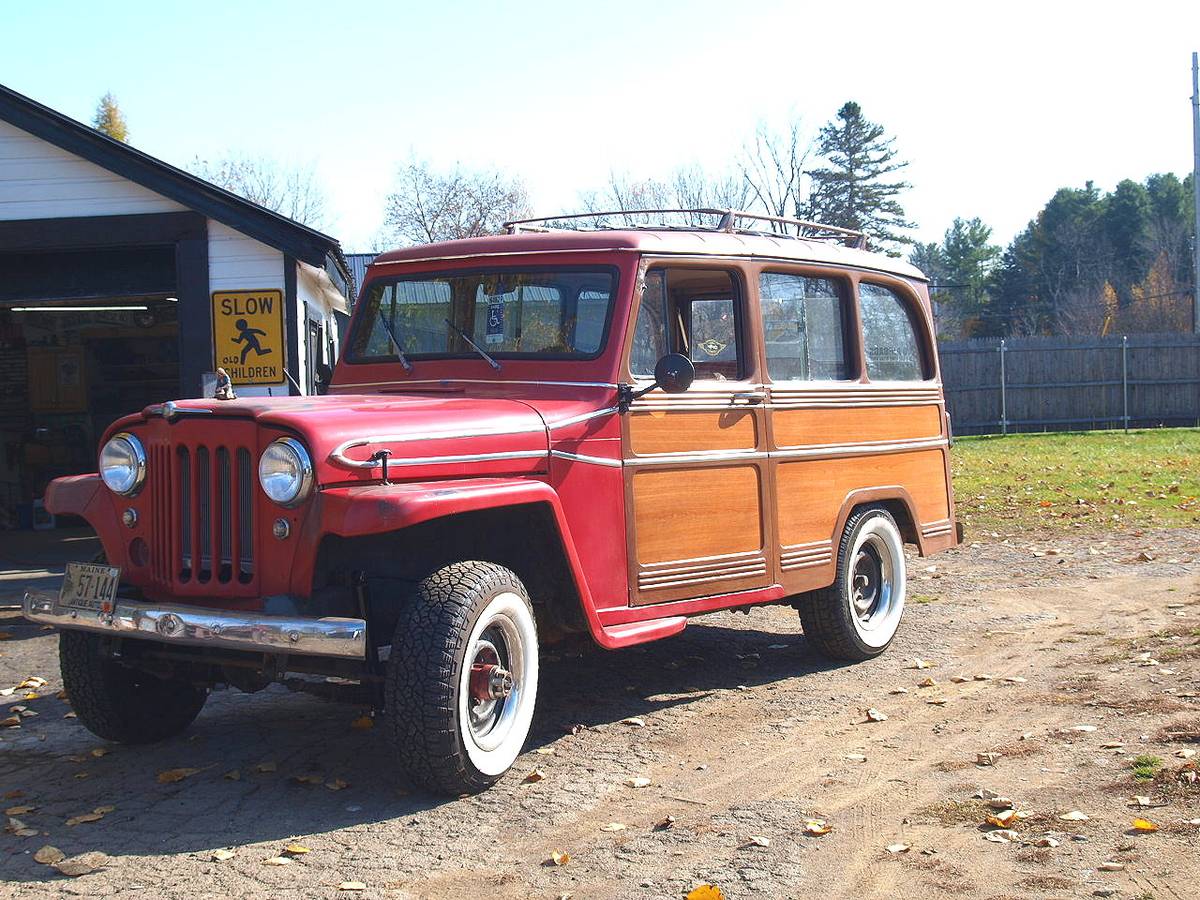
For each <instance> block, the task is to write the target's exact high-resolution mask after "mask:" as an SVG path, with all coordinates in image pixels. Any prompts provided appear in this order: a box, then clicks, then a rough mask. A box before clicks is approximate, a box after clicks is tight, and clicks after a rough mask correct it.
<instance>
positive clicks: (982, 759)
mask: <svg viewBox="0 0 1200 900" xmlns="http://www.w3.org/2000/svg"><path fill="white" fill-rule="evenodd" d="M999 760H1000V754H999V753H996V752H994V751H987V752H984V753H976V754H975V765H977V766H994V765H995V764H996V763H997V762H999Z"/></svg>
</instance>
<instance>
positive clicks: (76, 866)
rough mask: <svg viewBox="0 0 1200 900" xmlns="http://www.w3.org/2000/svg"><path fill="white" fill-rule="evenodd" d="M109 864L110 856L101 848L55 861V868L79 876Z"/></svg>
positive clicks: (72, 876) (69, 874)
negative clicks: (102, 851)
mask: <svg viewBox="0 0 1200 900" xmlns="http://www.w3.org/2000/svg"><path fill="white" fill-rule="evenodd" d="M107 865H108V857H107V856H106V855H105V854H103V853H101V852H100V851H99V850H92V851H91V852H89V853H80V854H79V855H78V856H71V857H68V858H67V859H61V860H59V861H58V862H56V863H54V868H55V869H57V870H58V871H59V872H61V873H62V874H63V875H67V876H69V877H71V878H78V877H79V876H81V875H90V874H91V873H92V872H95V871H96V870H97V869H103V868H104V867H105V866H107Z"/></svg>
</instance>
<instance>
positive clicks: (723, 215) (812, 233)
mask: <svg viewBox="0 0 1200 900" xmlns="http://www.w3.org/2000/svg"><path fill="white" fill-rule="evenodd" d="M668 214H669V215H685V216H720V220H719V221H718V222H717V224H716V225H714V226H704V225H695V224H691V225H648V224H645V225H637V224H628V220H629V218H630V217H631V216H651V215H668ZM613 217H617V218H623V219H625V224H621V225H609V224H606V223H604V222H603V221H602V220H604V219H608V218H613ZM580 219H593V220H601V221H600V222H598V223H597V224H596V225H594V226H593V227H595V228H596V229H629V228H639V229H641V228H655V229H666V230H670V231H711V232H725V233H727V234H757V235H766V236H769V237H791V238H799V239H805V240H840V241H841V242H843V243H844V244H846V246H848V247H853V248H855V249H857V250H865V249H867V236H866V234H864V233H863V232H861V231H854V230H852V229H849V228H841V227H839V226H837V225H823V224H822V223H820V222H809V221H807V220H805V219H790V218H788V217H787V216H770V215H766V214H764V213H752V212H746V211H745V210H740V209H707V208H704V207H700V208H695V209H616V210H609V211H608V212H586V213H566V214H564V215H561V216H539V217H537V218H532V219H514V220H513V221H511V222H505V223H504V228H505V230H506V231H507V232H508V233H509V234H520V233H521V232H529V231H542V232H545V231H553V230H554V228H553V227H551V226H550V225H549V224H548V223H551V222H567V221H577V220H580ZM743 219H746V220H750V221H752V222H770V223H772V224H773V225H791V226H794V227H795V229H796V233H795V234H791V233H789V232H787V231H776V230H774V229H772V230H770V231H763V230H761V229H756V228H740V227H738V222H739V221H740V220H743Z"/></svg>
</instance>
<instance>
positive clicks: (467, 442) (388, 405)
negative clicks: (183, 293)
mask: <svg viewBox="0 0 1200 900" xmlns="http://www.w3.org/2000/svg"><path fill="white" fill-rule="evenodd" d="M142 415H143V416H144V417H145V418H146V419H147V420H149V419H154V418H160V417H161V418H166V419H167V420H169V421H175V422H182V421H186V422H187V423H188V424H189V426H190V427H189V430H197V429H203V427H204V423H205V421H206V420H209V417H211V423H212V426H211V427H212V429H213V432H214V433H215V434H218V435H219V434H220V427H221V426H220V421H221V420H222V419H226V418H229V417H235V418H251V419H253V420H255V421H256V422H257V424H258V425H259V426H260V428H261V430H262V433H263V440H264V441H266V442H269V441H270V440H272V439H273V438H274V437H276V436H278V432H281V431H282V432H290V433H291V434H293V435H295V436H296V437H299V438H300V439H301V440H302V441H303V443H304V445H305V446H306V447H307V448H308V451H309V453H310V454H311V455H312V458H313V464H314V468H315V469H316V475H317V480H318V482H319V483H321V484H331V483H339V482H356V481H378V480H379V478H380V475H381V472H380V468H379V467H378V466H376V467H373V468H365V467H360V466H355V465H354V464H355V463H363V462H365V461H367V460H369V459H370V457H371V455H372V454H374V453H376V452H378V451H380V450H388V451H390V456H389V458H388V470H389V478H390V479H391V480H394V481H401V480H404V481H408V480H412V479H414V478H426V477H431V476H437V477H456V476H465V475H485V474H486V475H495V474H515V473H532V472H540V471H545V469H546V464H547V456H548V451H549V442H548V434H547V430H546V423H545V421H544V420H543V419H542V417H541V415H539V414H538V412H537V411H535V410H534V409H533V408H532V407H531V406H529V405H528V404H526V403H523V402H521V401H520V400H513V399H508V398H498V397H464V396H460V395H456V396H444V395H443V396H433V395H431V396H414V395H411V394H408V395H404V396H395V397H390V396H379V395H378V394H369V395H362V394H336V395H326V396H316V397H246V398H240V399H238V400H180V401H176V402H175V403H173V404H163V405H156V406H151V407H147V408H146V410H144V411H143V413H142ZM120 424H121V423H118V425H120ZM263 446H265V443H264V445H263Z"/></svg>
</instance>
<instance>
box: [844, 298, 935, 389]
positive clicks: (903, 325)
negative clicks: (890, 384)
mask: <svg viewBox="0 0 1200 900" xmlns="http://www.w3.org/2000/svg"><path fill="white" fill-rule="evenodd" d="M858 300H859V308H860V309H861V312H862V329H863V355H864V356H865V357H866V360H867V377H868V378H870V379H871V380H872V381H922V380H923V379H924V378H925V377H926V373H925V365H924V363H923V362H922V355H921V344H920V342H919V340H918V338H917V328H916V323H915V322H914V321H913V316H912V313H911V312H909V308H908V305H907V304H906V303H905V302H904V300H902V299H901V298H900V296H899V295H898V294H897V293H896V292H895V291H893V290H891V289H890V288H886V287H883V285H879V284H869V283H868V282H865V281H864V282H862V283H860V284H859V286H858Z"/></svg>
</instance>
